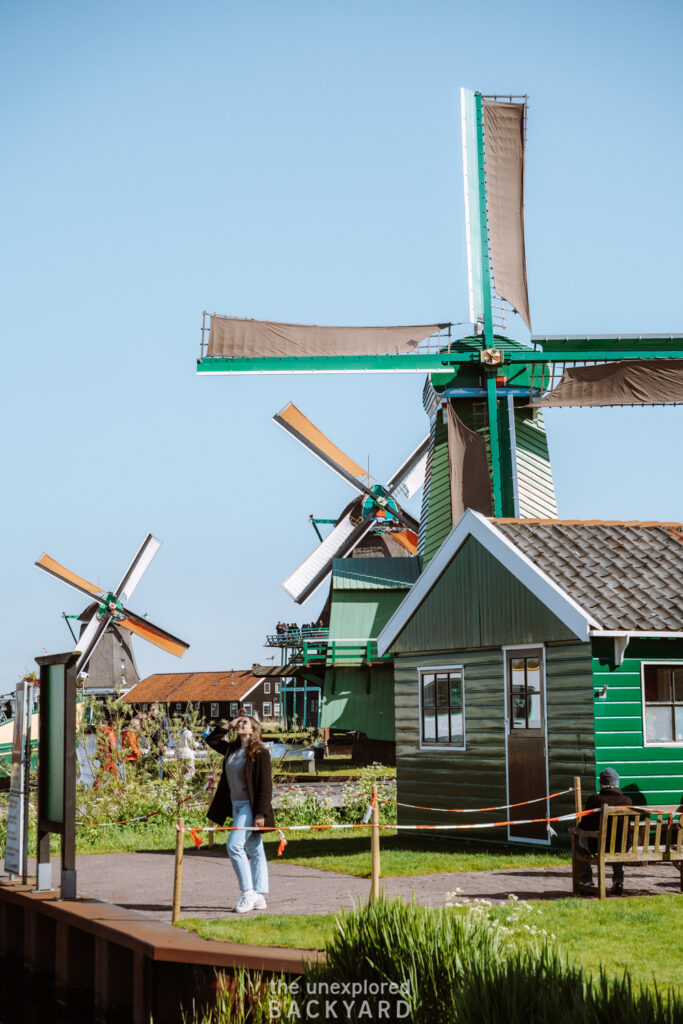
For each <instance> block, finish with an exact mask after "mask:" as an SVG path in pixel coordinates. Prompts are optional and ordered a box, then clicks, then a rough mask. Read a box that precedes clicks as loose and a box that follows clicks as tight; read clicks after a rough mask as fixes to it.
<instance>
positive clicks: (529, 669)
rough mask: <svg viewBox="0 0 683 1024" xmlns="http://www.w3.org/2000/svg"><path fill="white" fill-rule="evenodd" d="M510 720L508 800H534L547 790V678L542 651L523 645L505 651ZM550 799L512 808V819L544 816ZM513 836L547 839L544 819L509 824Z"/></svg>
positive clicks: (543, 794)
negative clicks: (533, 823)
mask: <svg viewBox="0 0 683 1024" xmlns="http://www.w3.org/2000/svg"><path fill="white" fill-rule="evenodd" d="M505 659H506V666H505V668H506V672H505V684H506V715H507V720H508V738H507V739H508V746H507V759H508V803H511V804H516V803H519V802H520V801H522V800H535V799H536V798H537V797H540V796H545V794H546V793H547V789H546V786H547V781H546V780H547V771H546V743H545V679H544V671H543V668H544V666H543V650H542V649H541V648H540V647H539V648H529V647H522V648H519V649H518V650H508V651H506V652H505ZM547 806H548V805H547V801H539V802H538V803H534V804H528V805H524V804H523V805H522V806H521V807H512V808H510V812H509V818H510V820H511V821H513V820H516V819H526V818H540V817H544V816H545V815H546V814H547V813H548V811H547ZM508 834H509V836H510V838H511V839H536V840H545V839H547V838H548V829H547V826H546V824H545V822H540V823H538V824H535V825H515V826H510V828H509V830H508Z"/></svg>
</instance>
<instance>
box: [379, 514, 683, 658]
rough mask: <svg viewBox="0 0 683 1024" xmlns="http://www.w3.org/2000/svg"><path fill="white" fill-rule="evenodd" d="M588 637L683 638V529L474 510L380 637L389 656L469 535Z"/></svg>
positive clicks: (675, 525)
mask: <svg viewBox="0 0 683 1024" xmlns="http://www.w3.org/2000/svg"><path fill="white" fill-rule="evenodd" d="M470 537H472V538H473V539H474V540H475V541H477V542H478V543H480V544H481V545H482V546H483V547H484V548H485V549H486V550H487V551H488V552H489V554H491V555H493V557H494V558H495V559H496V560H497V561H498V562H500V564H501V565H503V566H504V567H505V568H506V569H507V570H508V571H509V572H511V573H512V574H513V575H514V576H515V577H516V578H517V579H518V580H519V581H520V582H521V583H522V584H523V585H524V586H525V587H527V589H528V590H530V591H531V593H532V594H534V595H535V596H536V597H537V598H538V599H539V600H540V601H541V602H542V603H543V604H544V605H545V606H546V607H547V608H548V609H549V610H550V611H552V612H553V613H554V614H555V615H556V616H557V617H558V618H559V619H560V621H561V622H563V623H564V624H565V625H566V626H568V627H569V629H570V630H571V631H572V632H573V633H574V634H575V635H576V636H577V637H578V638H579V639H581V640H588V639H589V638H590V636H591V635H595V634H597V635H600V634H605V633H607V634H608V635H612V634H619V633H623V634H627V633H630V634H633V633H641V634H646V635H652V634H666V633H668V634H678V635H679V636H680V635H683V524H681V523H660V522H637V521H629V522H616V521H613V520H610V521H603V520H575V519H572V520H567V519H565V520H561V519H487V518H485V517H484V516H482V515H481V514H480V513H478V512H474V511H473V510H472V509H468V510H467V511H466V512H465V513H464V514H463V515H462V516H461V518H460V519H459V520H458V522H457V523H456V524H455V526H454V527H453V529H452V530H451V532H450V533H449V535H448V537H447V538H446V540H445V541H444V542H443V544H442V545H441V547H440V548H439V550H438V551H437V553H436V554H435V556H434V557H433V558H432V560H431V561H430V563H429V565H428V566H427V568H426V569H425V571H424V572H423V573H422V574H421V575H420V576H419V577H418V579H417V581H416V582H415V583H414V585H413V587H412V588H411V590H409V591H408V593H407V594H406V596H405V598H404V599H403V601H402V602H401V604H400V605H399V607H398V608H397V609H396V611H395V612H394V614H393V615H392V616H391V618H390V619H389V621H388V622H387V624H386V626H385V627H384V629H383V630H382V631H381V633H380V634H379V636H378V637H377V650H378V652H379V654H385V653H386V652H387V651H388V650H389V649H390V648H391V646H392V644H393V643H394V641H395V640H396V638H397V637H398V636H399V635H400V633H401V632H402V630H403V629H404V627H405V626H406V624H407V623H408V622H409V621H410V619H411V617H412V616H413V615H414V613H415V612H416V611H417V609H418V608H419V607H420V605H421V603H422V602H423V601H424V600H425V599H426V597H427V595H428V594H429V592H430V591H431V589H432V587H434V586H435V584H436V583H437V581H438V580H439V578H440V577H441V575H442V574H443V573H444V572H445V571H446V570H447V568H448V566H449V565H450V563H451V561H452V560H453V559H454V558H455V557H457V554H458V551H459V550H460V548H461V547H462V546H463V545H464V544H465V542H466V541H467V540H468V538H470Z"/></svg>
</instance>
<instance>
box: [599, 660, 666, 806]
mask: <svg viewBox="0 0 683 1024" xmlns="http://www.w3.org/2000/svg"><path fill="white" fill-rule="evenodd" d="M612 652H613V645H612V641H611V640H600V641H594V643H593V682H594V686H595V691H596V694H597V691H598V690H599V689H601V688H602V687H603V686H604V685H605V684H607V693H606V695H605V697H604V699H599V698H598V699H595V700H594V702H593V704H594V711H595V758H596V765H595V770H596V773H597V774H599V773H600V772H601V771H602V769H603V768H608V767H609V768H615V769H616V771H617V772H619V776H620V778H621V786H622V789H623V788H624V787H625V788H626V790H627V791H628V790H629V789H632V787H636V788H637V790H638V791H639V792H640V793H642V797H641V796H638V795H637V792H636V791H635V790H633V792H634V795H635V796H637V800H636V801H634V802H638V801H640V800H641V799H643V798H644V801H643V802H644V803H645V804H647V805H649V806H651V807H656V806H657V805H658V804H676V803H679V802H683V746H677V747H666V746H660V747H653V746H648V747H646V746H645V744H644V737H643V710H642V702H641V662H643V661H665V662H676V661H681V662H683V641H681V640H633V641H631V643H630V644H629V646H628V648H627V649H626V657H625V658H624V661H623V664H622V665H619V666H617V667H615V666H614V663H613V653H612Z"/></svg>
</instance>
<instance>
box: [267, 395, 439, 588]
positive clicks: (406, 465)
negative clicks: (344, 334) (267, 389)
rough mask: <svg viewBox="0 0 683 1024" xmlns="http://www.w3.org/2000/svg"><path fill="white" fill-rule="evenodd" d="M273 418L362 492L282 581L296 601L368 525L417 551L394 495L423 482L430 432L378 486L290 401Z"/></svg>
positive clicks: (412, 524) (409, 521) (411, 526)
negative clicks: (325, 535) (310, 552)
mask: <svg viewBox="0 0 683 1024" xmlns="http://www.w3.org/2000/svg"><path fill="white" fill-rule="evenodd" d="M273 419H274V420H275V422H276V423H277V424H279V425H280V426H281V427H282V428H283V429H284V430H286V431H287V433H288V434H291V435H292V437H295V438H296V440H297V441H299V442H300V443H301V444H303V445H304V447H306V448H308V450H309V451H310V452H313V454H314V455H315V456H316V457H317V458H319V459H321V460H322V461H323V462H324V463H326V465H328V466H329V467H330V468H331V469H332V470H334V472H335V473H337V474H338V475H339V476H341V477H342V478H343V479H344V480H346V482H347V483H349V484H350V485H351V486H352V487H353V488H354V489H355V490H357V491H359V492H360V497H358V498H356V499H354V501H352V502H351V503H350V504H349V505H347V507H346V508H345V509H343V510H342V512H341V514H340V516H339V519H338V521H337V524H336V526H335V527H334V529H333V530H332V532H331V533H330V534H329V535H328V536H327V537H326V538H325V539H324V540H323V541H322V543H321V544H319V545H318V547H317V548H316V549H315V551H313V553H312V554H310V555H309V556H308V558H307V559H306V560H305V561H304V562H302V564H301V565H300V566H299V568H298V569H296V570H295V571H294V572H293V573H292V575H291V576H290V577H289V578H288V579H287V580H285V582H284V583H283V584H282V585H283V587H284V589H285V590H286V591H287V593H288V594H289V595H290V597H292V598H293V599H294V600H295V601H296V602H297V604H303V602H304V601H306V600H307V599H308V598H309V597H310V596H311V594H312V593H313V592H314V591H315V590H317V588H318V587H319V586H320V585H321V584H322V583H323V582H324V581H325V580H326V579H327V577H328V576H329V574H330V573H331V572H332V563H333V561H334V559H335V558H344V557H346V556H347V555H350V554H351V552H352V551H353V550H354V548H356V547H357V546H358V545H359V544H360V543H361V541H362V540H363V538H364V537H365V536H366V535H367V534H368V533H370V532H371V531H372V530H375V531H378V532H382V533H390V534H391V536H392V537H393V539H394V540H395V541H397V542H398V543H399V544H400V545H401V547H403V548H404V549H405V550H406V551H407V552H408V554H410V555H414V554H416V552H417V530H418V523H417V520H416V519H414V517H413V516H411V515H410V514H409V513H408V512H406V511H405V510H404V509H402V508H401V506H400V505H399V504H398V502H397V501H396V498H395V497H394V495H395V494H397V493H402V494H403V495H405V496H406V497H407V498H412V496H413V495H414V494H416V493H417V491H418V490H419V489H420V487H421V486H422V484H423V483H424V477H425V466H426V462H427V449H428V447H429V437H426V438H425V439H424V441H422V443H421V444H419V445H418V446H417V448H416V449H415V451H413V452H411V454H410V455H409V456H408V458H407V459H406V460H405V461H404V462H403V463H402V464H401V465H400V466H399V467H398V469H397V470H396V472H395V473H393V474H392V476H391V477H390V478H389V480H388V481H387V483H386V484H384V485H382V484H379V483H377V482H376V481H374V480H373V478H372V477H371V476H370V474H369V473H368V472H367V471H366V470H364V469H363V468H362V466H359V465H358V463H357V462H354V461H353V459H350V458H349V456H348V455H345V454H344V452H343V451H342V450H341V449H340V448H338V447H337V446H336V445H335V444H333V442H332V441H330V439H329V438H328V437H326V436H325V434H323V433H322V431H321V430H319V429H318V428H317V427H316V426H314V425H313V423H311V421H310V420H309V419H307V418H306V416H304V414H303V413H302V412H300V410H299V409H297V407H296V406H295V405H293V404H292V403H291V402H290V403H289V404H288V405H287V406H285V408H284V409H282V411H281V412H279V413H277V415H276V416H274V417H273Z"/></svg>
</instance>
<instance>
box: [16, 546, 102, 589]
mask: <svg viewBox="0 0 683 1024" xmlns="http://www.w3.org/2000/svg"><path fill="white" fill-rule="evenodd" d="M33 564H34V565H37V566H38V568H39V569H42V570H43V572H46V573H48V574H49V575H50V576H54V577H55V579H57V580H61V581H62V582H63V583H67V584H68V585H69V586H70V587H73V588H74V590H77V591H78V592H79V593H80V594H85V595H86V597H99V598H101V597H104V594H105V591H104V590H103V589H102V587H98V586H96V584H94V583H90V582H89V581H88V580H84V579H83V577H82V576H77V575H76V573H75V572H71V569H67V568H66V567H65V566H63V565H60V564H59V562H56V561H55V560H54V558H50V556H49V555H43V556H42V558H39V559H38V561H37V562H34V563H33Z"/></svg>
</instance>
